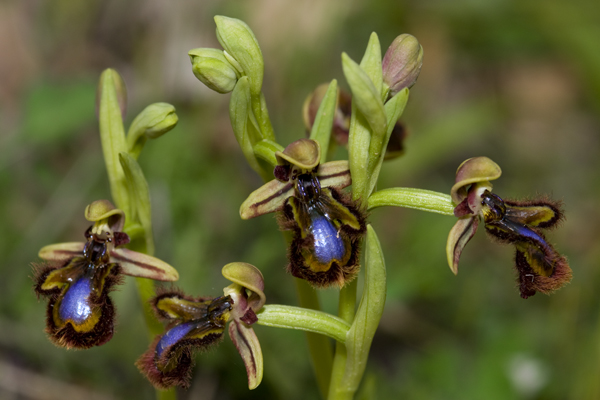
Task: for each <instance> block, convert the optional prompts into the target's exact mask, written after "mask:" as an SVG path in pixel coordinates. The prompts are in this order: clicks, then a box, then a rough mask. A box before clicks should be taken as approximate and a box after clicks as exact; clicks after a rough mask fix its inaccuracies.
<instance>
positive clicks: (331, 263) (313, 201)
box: [240, 139, 366, 287]
mask: <svg viewBox="0 0 600 400" xmlns="http://www.w3.org/2000/svg"><path fill="white" fill-rule="evenodd" d="M276 157H277V159H278V163H279V165H278V166H277V167H275V171H274V175H275V177H276V178H277V179H275V180H273V181H271V182H268V183H267V184H265V185H264V186H262V187H261V188H259V189H258V190H256V191H254V192H253V193H252V194H251V195H250V196H249V197H248V199H246V201H244V203H243V204H242V206H241V208H240V214H241V216H242V218H243V219H248V218H253V217H256V216H259V215H263V214H266V213H269V212H275V211H282V213H281V214H280V215H279V217H278V222H279V225H280V227H281V229H283V230H291V231H293V232H294V239H293V240H292V243H291V244H290V248H289V251H288V258H289V261H290V264H289V265H288V271H289V272H290V273H291V274H292V275H293V276H295V277H297V278H302V279H306V280H307V281H308V282H310V283H311V284H312V285H313V286H315V287H330V286H338V287H342V286H344V285H345V284H346V283H348V282H350V281H351V280H352V279H354V278H355V277H356V274H357V273H358V270H359V251H360V239H361V238H362V236H363V235H364V234H365V231H366V228H365V217H364V213H363V212H362V211H361V210H360V209H359V207H358V205H357V204H356V203H355V202H353V201H352V200H351V199H350V198H349V197H348V196H347V195H346V194H345V193H343V192H342V191H341V190H340V189H341V188H344V187H346V186H348V185H350V184H351V178H350V171H349V167H348V162H347V161H333V162H328V163H325V164H323V165H319V160H320V147H319V144H318V142H316V141H314V140H310V139H300V140H297V141H295V142H293V143H291V144H290V145H289V146H288V147H286V149H285V150H284V151H283V152H278V153H276Z"/></svg>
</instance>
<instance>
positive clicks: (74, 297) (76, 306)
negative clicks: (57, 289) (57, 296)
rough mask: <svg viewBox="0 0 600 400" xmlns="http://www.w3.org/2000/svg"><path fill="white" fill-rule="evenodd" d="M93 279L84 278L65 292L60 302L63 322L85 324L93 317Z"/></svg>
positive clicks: (60, 314)
mask: <svg viewBox="0 0 600 400" xmlns="http://www.w3.org/2000/svg"><path fill="white" fill-rule="evenodd" d="M92 278H93V276H92V277H88V276H82V277H81V278H79V279H77V280H76V281H75V283H73V284H72V285H71V286H70V287H69V288H68V289H67V291H66V292H65V294H64V296H63V298H62V301H61V302H60V308H59V311H58V313H59V316H60V318H61V319H62V320H63V321H68V320H70V321H72V322H73V323H75V324H77V325H81V324H83V323H84V322H85V321H86V320H87V319H88V318H89V317H90V315H92V307H91V305H90V295H91V294H92V291H93V286H92Z"/></svg>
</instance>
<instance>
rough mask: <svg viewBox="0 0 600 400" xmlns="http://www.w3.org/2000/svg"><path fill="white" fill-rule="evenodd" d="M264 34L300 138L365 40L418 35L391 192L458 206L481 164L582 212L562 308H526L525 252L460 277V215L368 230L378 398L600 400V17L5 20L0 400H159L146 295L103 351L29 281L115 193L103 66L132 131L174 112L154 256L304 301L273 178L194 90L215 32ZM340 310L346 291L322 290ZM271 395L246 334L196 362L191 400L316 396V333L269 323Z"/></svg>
mask: <svg viewBox="0 0 600 400" xmlns="http://www.w3.org/2000/svg"><path fill="white" fill-rule="evenodd" d="M215 14H222V15H227V16H231V17H236V18H240V19H243V20H244V21H246V22H247V23H248V24H249V25H250V27H251V28H252V29H253V30H254V33H255V35H256V36H257V38H258V40H259V43H260V45H261V48H262V51H263V55H264V59H265V66H266V71H265V81H264V92H265V95H266V99H267V102H268V105H269V111H270V115H271V117H272V121H273V124H274V127H275V130H276V133H277V135H278V138H279V141H280V142H281V143H282V144H283V145H287V144H288V143H289V142H291V141H293V140H295V139H296V138H299V137H302V136H303V135H304V128H303V125H302V119H301V106H302V103H303V101H304V98H305V97H306V96H307V95H308V93H309V92H310V91H311V90H312V89H313V88H314V87H316V86H317V85H318V84H320V83H322V82H325V81H329V80H331V79H332V78H337V79H338V81H339V82H340V83H341V85H342V87H344V88H346V89H347V85H346V83H345V80H344V78H343V75H342V71H341V65H340V53H341V52H342V51H346V52H347V53H348V54H349V55H350V56H351V57H352V58H353V59H355V60H360V58H361V56H362V53H363V51H364V48H365V46H366V43H367V40H368V37H369V34H370V33H371V32H372V31H376V32H377V33H378V34H379V37H380V40H381V43H382V47H383V49H382V51H385V49H386V48H387V46H389V44H390V43H391V41H392V40H393V39H394V37H395V36H396V35H398V34H400V33H403V32H408V33H412V34H413V35H415V36H416V37H417V38H418V39H419V40H420V42H421V43H422V45H423V48H424V51H425V59H424V65H423V69H422V73H421V76H420V78H419V81H418V82H417V84H416V85H415V86H414V87H413V89H412V90H411V99H410V101H409V104H408V107H407V109H406V112H405V114H404V117H403V120H404V121H405V122H406V124H407V126H408V129H409V131H410V136H409V137H408V139H407V141H406V148H407V151H406V154H405V156H404V157H402V158H400V159H397V160H394V161H391V162H389V163H387V164H386V165H385V166H384V168H383V172H382V177H381V185H380V187H382V188H383V187H393V186H412V187H420V188H425V189H430V190H436V191H440V192H445V193H449V190H450V187H451V186H452V184H453V182H454V172H455V170H456V167H457V166H458V165H459V164H460V163H461V162H462V161H463V160H464V159H466V158H468V157H473V156H478V155H485V156H488V157H490V158H492V159H493V160H495V161H496V162H497V163H498V164H500V166H501V167H502V169H503V172H504V174H503V176H502V178H500V179H499V180H498V181H496V183H495V192H496V193H498V194H499V195H500V196H502V197H505V198H523V197H527V196H529V197H533V196H536V195H540V194H550V195H552V196H553V197H554V198H556V199H559V200H561V201H563V203H564V207H565V209H566V213H567V219H566V221H565V222H564V223H563V225H562V226H561V227H560V229H557V230H556V231H554V232H551V233H550V234H549V237H550V239H551V240H552V242H554V243H555V244H556V247H557V249H558V250H559V251H560V252H562V253H563V254H565V255H566V256H567V257H568V258H569V260H570V263H571V266H572V268H573V273H574V278H573V281H572V283H571V284H570V285H569V286H567V287H565V288H563V289H562V290H560V291H559V292H558V293H556V294H555V295H553V296H551V297H548V296H544V295H542V294H538V295H536V296H534V297H532V298H530V299H528V300H522V299H521V298H520V297H519V294H518V290H517V289H516V287H515V272H514V270H513V267H512V263H513V257H514V254H513V251H514V250H513V249H512V248H511V247H510V246H500V245H497V244H494V243H492V242H490V241H489V240H488V239H487V238H486V237H485V236H486V235H485V234H484V233H483V232H479V233H478V234H477V235H476V237H475V238H474V239H473V240H472V242H471V243H470V244H469V246H468V247H467V248H466V250H465V252H464V253H463V258H462V262H461V266H460V274H459V275H458V276H457V277H455V276H453V274H452V273H451V272H450V270H449V268H448V266H447V264H446V260H445V243H446V236H447V233H448V231H449V229H450V228H451V226H452V225H453V223H454V219H453V218H451V217H447V216H441V215H434V214H426V213H423V212H418V211H413V210H403V209H391V208H385V209H377V210H374V211H373V213H372V215H371V222H372V224H373V226H374V227H375V228H376V230H377V232H378V234H379V238H380V240H381V241H382V245H383V248H384V251H385V257H386V262H387V266H388V300H387V304H386V308H385V313H384V316H383V320H382V322H381V326H380V329H379V331H378V333H377V335H376V337H375V339H374V343H373V347H372V352H371V359H370V363H369V366H368V369H367V375H366V378H365V380H364V384H365V385H366V386H367V388H369V387H371V388H373V387H375V388H376V393H377V395H376V398H379V399H393V398H405V399H411V400H414V399H417V400H419V399H423V400H429V399H474V400H475V399H490V400H494V399H499V400H500V399H540V400H542V399H543V400H555V399H556V400H558V399H600V324H599V322H600V321H599V317H600V296H599V295H598V294H597V288H600V269H598V268H597V264H598V261H599V260H600V246H599V245H598V239H599V237H600V213H599V211H598V210H599V207H598V201H599V199H600V196H599V195H600V188H599V186H598V183H599V182H600V179H599V177H598V171H599V168H598V167H599V163H600V157H599V155H600V152H599V149H600V136H599V134H598V133H599V131H600V119H599V118H598V115H599V112H600V51H599V43H600V15H599V14H598V7H597V4H595V2H592V1H586V0H570V1H568V2H565V1H558V0H548V1H532V0H455V1H452V2H450V1H443V0H437V1H436V0H429V1H420V0H407V1H394V0H387V1H367V0H354V1H346V0H330V1H317V0H312V1H305V2H300V1H297V2H296V1H276V0H249V1H245V2H241V1H216V0H207V1H202V2H184V1H170V2H160V1H145V0H136V1H130V2H120V1H102V0H88V1H85V2H83V1H79V2H73V1H68V0H55V1H47V2H42V1H32V0H25V1H16V0H13V1H11V0H4V1H3V2H1V3H0V54H1V56H0V192H1V193H2V195H1V196H0V209H1V210H2V212H1V214H0V218H1V219H0V238H1V240H0V274H1V275H0V276H1V277H2V279H1V280H0V399H59V398H60V399H80V398H88V399H113V398H114V399H138V398H139V399H151V398H153V397H154V394H153V390H152V389H151V387H150V386H149V384H148V383H147V382H146V381H145V379H144V378H143V377H142V375H141V374H140V373H139V372H138V371H137V369H136V368H135V366H134V365H133V363H134V361H135V360H136V358H137V357H138V356H139V355H140V354H141V353H142V352H143V351H144V350H145V349H146V346H147V337H146V330H145V327H144V325H143V320H142V316H141V313H140V304H139V302H138V298H137V294H136V289H135V285H134V282H133V280H132V279H130V278H128V279H127V280H126V283H125V284H124V285H122V286H121V287H120V289H119V290H118V291H117V292H115V293H114V294H113V296H112V297H113V300H114V302H115V304H116V306H117V307H118V318H117V327H116V334H115V336H114V338H113V339H112V341H110V342H109V343H108V344H106V345H104V346H102V347H100V348H94V349H90V350H87V351H65V350H63V349H59V348H56V347H54V346H53V345H52V344H51V343H50V342H49V341H48V340H47V339H46V337H45V334H44V332H43V329H44V314H45V302H44V301H38V300H36V298H35V295H34V293H33V290H32V288H31V286H32V281H31V275H32V268H31V262H34V261H36V259H37V257H36V255H37V251H38V250H39V248H41V247H42V246H43V245H46V244H50V243H56V242H62V241H77V240H81V239H83V237H82V234H83V232H84V231H85V229H86V228H87V226H88V222H87V221H86V220H85V219H84V218H83V210H84V208H85V206H86V205H87V204H89V203H90V202H92V201H94V200H97V199H100V198H109V196H110V194H109V191H108V184H107V178H106V172H105V170H104V166H103V163H102V156H101V149H100V141H99V137H98V128H97V122H96V118H95V115H94V103H95V86H96V82H97V79H98V77H99V75H100V73H101V71H102V70H103V69H105V68H108V67H112V68H116V69H117V70H118V71H119V72H120V73H121V75H122V76H123V78H124V80H125V82H126V84H127V86H128V92H129V111H128V114H127V120H126V124H129V123H130V122H131V120H132V119H133V118H134V117H135V115H137V113H138V112H140V111H141V110H142V109H143V108H144V107H145V106H146V105H148V104H150V103H153V102H158V101H165V102H169V103H172V104H173V105H175V106H176V108H177V114H178V115H179V119H180V122H179V125H178V126H177V128H176V129H175V130H173V131H172V132H170V133H168V134H167V135H165V136H164V137H161V138H160V139H158V140H157V141H150V142H148V143H147V144H146V148H145V150H144V152H143V154H142V156H141V157H140V163H141V165H142V167H143V168H144V171H145V174H146V177H147V179H148V181H149V184H150V188H151V195H152V201H153V212H154V215H153V218H154V232H155V239H156V248H157V256H159V257H161V258H163V259H164V260H166V261H167V262H169V263H171V264H172V265H174V266H175V267H176V268H177V269H178V270H179V271H180V275H181V280H180V281H179V282H178V285H179V286H180V287H182V288H183V289H184V290H185V291H187V292H188V293H190V294H193V295H218V294H220V293H221V290H222V287H223V286H225V285H226V284H227V281H226V280H225V279H224V278H223V277H222V276H221V274H220V269H221V267H222V266H223V265H224V264H226V263H228V262H232V261H246V262H249V263H252V264H255V265H256V266H258V267H259V268H260V269H261V270H262V271H263V273H264V275H265V280H266V294H267V299H268V301H269V302H270V303H283V304H296V300H295V288H294V283H293V281H292V278H291V277H290V276H288V275H287V274H286V273H285V271H284V267H285V265H286V258H285V245H284V241H283V239H282V236H281V234H280V233H279V232H278V230H277V225H276V223H275V219H274V218H273V217H270V216H265V217H262V218H258V219H256V220H251V221H241V220H240V218H239V216H238V207H239V205H240V204H241V202H242V201H243V200H244V199H245V198H246V196H247V195H248V194H249V193H250V192H251V191H252V190H254V189H255V188H256V187H258V185H260V184H261V181H260V179H259V178H258V177H257V176H256V175H255V174H254V173H253V172H252V171H251V170H250V168H249V167H248V166H247V165H246V164H245V161H244V158H243V156H242V154H241V151H240V150H239V148H238V147H237V143H236V142H235V139H234V137H233V134H232V132H231V128H230V126H229V120H228V98H229V95H218V94H216V93H213V92H211V91H210V90H208V89H207V88H205V87H204V86H203V85H202V84H201V83H200V82H198V81H197V80H196V79H195V78H194V76H193V74H192V72H191V67H190V62H189V59H188V56H187V51H188V50H190V49H192V48H195V47H219V45H218V42H217V41H216V38H215V34H214V28H215V26H214V22H213V20H212V17H213V15H215ZM321 296H322V301H323V304H324V308H325V309H326V310H327V311H330V312H335V310H336V307H337V305H336V302H337V291H335V290H325V291H323V292H322V293H321ZM256 331H257V334H258V336H259V338H260V339H261V342H262V346H263V352H264V357H265V379H264V380H263V383H262V385H261V386H260V387H259V388H258V389H257V390H255V391H253V392H249V391H248V389H247V386H246V377H245V371H244V367H243V364H242V362H241V359H240V358H239V355H238V354H237V352H236V351H235V348H234V346H233V345H232V343H231V341H230V340H229V338H226V339H225V340H224V342H223V343H222V344H221V345H220V346H219V347H218V348H217V349H215V350H211V351H210V352H208V353H205V354H200V355H198V357H197V358H196V360H197V365H196V368H195V369H194V378H193V384H192V386H191V388H190V389H189V390H188V391H181V392H180V398H181V399H283V398H285V399H315V398H317V396H318V395H317V388H316V384H315V381H314V378H313V376H312V371H311V369H310V364H309V360H308V359H307V358H306V356H307V348H306V343H305V340H304V335H303V333H301V332H296V331H285V330H278V329H272V328H265V327H257V328H256Z"/></svg>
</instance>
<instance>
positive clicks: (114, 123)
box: [98, 68, 130, 216]
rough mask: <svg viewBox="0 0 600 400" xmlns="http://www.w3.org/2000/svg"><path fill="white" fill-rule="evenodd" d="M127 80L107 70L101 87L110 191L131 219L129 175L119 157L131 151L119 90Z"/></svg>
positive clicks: (100, 113)
mask: <svg viewBox="0 0 600 400" xmlns="http://www.w3.org/2000/svg"><path fill="white" fill-rule="evenodd" d="M122 82H123V80H122V79H121V77H120V76H119V74H118V73H117V72H116V71H115V70H113V69H110V68H109V69H106V70H104V72H103V73H102V75H101V76H100V82H99V84H98V99H99V102H98V119H99V122H100V139H101V142H102V152H103V153H104V163H105V164H106V169H107V172H108V181H109V183H110V191H111V194H112V198H113V200H114V201H115V204H116V206H117V208H120V209H121V210H123V211H124V212H125V215H127V216H129V213H130V210H129V201H128V198H127V187H126V183H125V173H124V172H123V169H122V168H121V163H120V162H119V154H120V153H123V152H126V151H127V143H126V142H125V130H124V128H123V119H122V115H121V106H120V103H119V99H120V98H122V97H123V96H122V95H121V96H119V95H118V90H117V89H118V88H122V87H123V84H122Z"/></svg>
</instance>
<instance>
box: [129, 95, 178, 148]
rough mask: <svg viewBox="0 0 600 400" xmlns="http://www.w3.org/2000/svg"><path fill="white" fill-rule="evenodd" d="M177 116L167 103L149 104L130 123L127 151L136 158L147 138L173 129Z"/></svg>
mask: <svg viewBox="0 0 600 400" xmlns="http://www.w3.org/2000/svg"><path fill="white" fill-rule="evenodd" d="M178 121H179V118H178V117H177V114H175V107H173V106H172V105H171V104H168V103H154V104H150V105H149V106H148V107H146V108H145V109H144V111H142V112H141V113H139V114H138V116H137V117H135V119H134V120H133V122H132V123H131V126H130V127H129V132H128V133H127V149H128V152H129V153H130V154H131V155H132V156H133V157H134V158H135V159H137V158H138V156H139V155H140V152H141V151H142V148H143V147H144V143H146V140H147V139H156V138H157V137H160V136H162V135H164V134H165V133H167V132H168V131H170V130H171V129H173V128H174V127H175V125H177V122H178Z"/></svg>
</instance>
